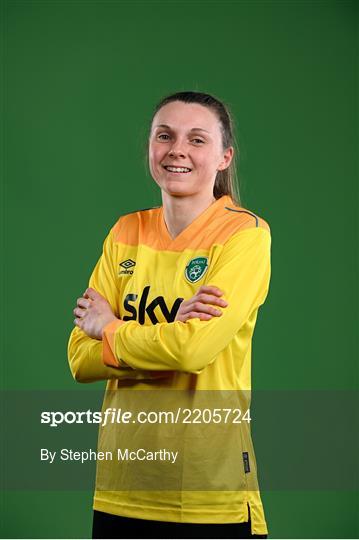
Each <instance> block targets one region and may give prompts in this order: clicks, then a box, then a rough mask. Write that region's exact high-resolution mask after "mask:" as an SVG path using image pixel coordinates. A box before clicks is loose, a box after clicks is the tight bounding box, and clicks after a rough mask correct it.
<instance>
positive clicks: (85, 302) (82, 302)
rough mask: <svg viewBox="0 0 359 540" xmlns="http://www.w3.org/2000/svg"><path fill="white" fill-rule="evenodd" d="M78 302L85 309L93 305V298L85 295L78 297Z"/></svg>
mask: <svg viewBox="0 0 359 540" xmlns="http://www.w3.org/2000/svg"><path fill="white" fill-rule="evenodd" d="M76 303H77V305H78V306H79V307H83V308H85V309H87V308H89V307H90V306H91V300H87V299H86V298H84V297H83V296H81V298H78V299H77V302H76Z"/></svg>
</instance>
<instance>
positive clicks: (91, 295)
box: [83, 287, 102, 300]
mask: <svg viewBox="0 0 359 540" xmlns="http://www.w3.org/2000/svg"><path fill="white" fill-rule="evenodd" d="M83 296H84V298H90V299H91V300H96V298H99V297H101V298H102V296H101V294H100V293H98V292H97V291H95V289H93V288H92V287H88V288H87V289H86V291H85V292H84V294H83Z"/></svg>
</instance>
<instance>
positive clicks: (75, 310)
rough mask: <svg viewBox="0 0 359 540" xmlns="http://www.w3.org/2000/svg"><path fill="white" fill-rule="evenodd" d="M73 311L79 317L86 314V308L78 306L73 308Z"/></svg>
mask: <svg viewBox="0 0 359 540" xmlns="http://www.w3.org/2000/svg"><path fill="white" fill-rule="evenodd" d="M72 313H73V314H74V315H76V316H77V317H84V315H85V314H86V309H81V308H78V307H77V308H75V309H74V310H73V312H72Z"/></svg>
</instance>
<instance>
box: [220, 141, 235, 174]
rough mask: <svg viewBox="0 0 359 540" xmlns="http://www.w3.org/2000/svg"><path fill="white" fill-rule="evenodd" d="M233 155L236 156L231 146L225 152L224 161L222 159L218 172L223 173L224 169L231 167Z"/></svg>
mask: <svg viewBox="0 0 359 540" xmlns="http://www.w3.org/2000/svg"><path fill="white" fill-rule="evenodd" d="M233 155H234V148H233V146H229V147H228V148H227V149H226V151H225V152H224V154H223V159H222V161H221V163H220V164H219V165H218V168H217V170H218V171H223V170H224V169H227V167H229V165H230V163H231V161H232V158H233Z"/></svg>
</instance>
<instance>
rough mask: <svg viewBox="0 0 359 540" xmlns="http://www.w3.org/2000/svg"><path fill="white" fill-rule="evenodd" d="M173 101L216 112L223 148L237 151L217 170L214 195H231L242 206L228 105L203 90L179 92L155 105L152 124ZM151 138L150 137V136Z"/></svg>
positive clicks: (232, 124)
mask: <svg viewBox="0 0 359 540" xmlns="http://www.w3.org/2000/svg"><path fill="white" fill-rule="evenodd" d="M172 101H182V102H183V103H198V104H200V105H203V106H204V107H207V108H208V109H210V110H211V111H213V112H214V113H215V115H216V116H217V118H218V121H219V123H220V128H221V133H222V146H223V150H225V149H226V148H228V147H229V146H233V147H234V148H235V150H236V151H235V153H234V155H233V157H232V161H231V163H230V164H229V166H228V167H227V168H226V169H224V170H223V171H217V176H216V180H215V183H214V188H213V196H214V197H215V198H216V199H219V198H220V197H222V195H229V196H230V197H231V198H232V200H233V202H235V203H236V204H238V205H239V206H240V195H239V182H238V177H237V168H236V153H237V151H238V150H237V148H238V145H237V141H236V138H235V135H234V122H233V118H232V115H231V113H230V111H229V108H228V106H227V105H225V104H224V103H223V102H222V101H220V100H219V99H217V98H215V97H213V96H211V95H209V94H203V93H202V92H177V93H175V94H171V95H170V96H167V97H165V98H163V99H162V100H161V101H160V102H159V103H158V104H157V105H156V107H155V109H154V111H153V113H152V120H151V125H152V122H153V118H154V116H155V114H156V113H157V112H158V111H159V110H160V109H161V108H162V107H163V106H164V105H167V103H171V102H172ZM148 138H149V137H148Z"/></svg>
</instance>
